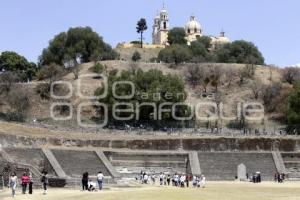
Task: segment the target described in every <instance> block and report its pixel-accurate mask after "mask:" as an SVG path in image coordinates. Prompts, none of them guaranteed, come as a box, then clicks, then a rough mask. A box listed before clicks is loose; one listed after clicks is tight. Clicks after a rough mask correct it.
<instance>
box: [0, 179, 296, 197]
mask: <svg viewBox="0 0 300 200" xmlns="http://www.w3.org/2000/svg"><path fill="white" fill-rule="evenodd" d="M9 195H10V191H9V190H8V189H6V190H5V191H2V192H0V199H1V200H2V199H3V200H9V199H12V198H11V197H10V196H9ZM15 199H16V200H19V199H20V200H73V199H76V200H91V199H101V200H198V199H201V200H256V199H259V200H277V199H278V200H279V199H280V200H296V199H299V200H300V182H286V183H283V184H279V183H273V182H264V183H261V184H253V183H240V182H208V184H207V187H206V188H204V189H198V188H197V189H195V188H174V187H160V186H143V187H140V188H111V189H110V190H105V191H101V192H82V191H79V190H71V189H51V188H50V189H49V191H48V194H47V195H43V194H42V191H41V190H35V191H34V194H33V195H28V194H26V195H22V194H20V191H18V193H17V196H16V197H15Z"/></svg>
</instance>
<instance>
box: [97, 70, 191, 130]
mask: <svg viewBox="0 0 300 200" xmlns="http://www.w3.org/2000/svg"><path fill="white" fill-rule="evenodd" d="M117 81H130V82H132V83H133V84H134V86H135V93H134V96H133V97H132V98H131V99H118V98H115V97H114V95H113V94H112V85H113V84H114V83H115V82H117ZM103 91H104V88H99V89H97V90H96V91H95V95H96V96H98V95H99V94H103ZM115 93H116V94H118V95H119V96H120V95H129V94H131V87H130V86H129V85H128V84H124V85H122V84H120V85H119V86H118V87H117V88H116V90H115ZM157 94H159V95H157ZM157 96H159V98H157ZM185 99H186V92H185V89H184V82H183V80H182V79H181V78H180V77H178V76H176V75H170V74H168V75H164V74H163V73H162V71H159V70H156V69H152V70H149V71H146V72H144V71H142V70H141V69H138V70H137V71H136V73H134V74H133V73H132V72H131V71H122V72H121V74H120V75H113V76H109V77H108V95H107V96H106V97H105V98H103V99H99V101H100V102H101V103H105V104H106V105H108V113H109V117H108V119H109V123H111V124H116V123H124V121H123V122H120V121H117V120H115V119H114V118H113V117H112V107H113V106H114V105H115V104H116V103H120V102H126V103H133V105H134V107H135V106H136V103H138V104H142V103H151V104H154V105H156V106H157V108H158V106H159V105H161V104H162V103H165V102H170V103H172V104H174V103H177V102H184V101H185ZM171 107H172V105H166V106H164V109H168V108H171ZM118 108H119V107H118ZM120 108H122V109H128V108H129V107H128V106H126V105H124V106H123V107H120ZM135 108H136V109H137V110H138V112H136V111H134V112H133V113H128V112H122V111H121V112H119V113H117V115H118V116H119V117H120V116H121V117H126V116H128V115H129V114H130V115H131V114H132V115H134V117H137V116H139V118H138V120H134V119H132V120H131V121H130V120H128V121H125V123H126V124H128V123H132V122H134V123H135V124H136V125H138V124H140V123H142V122H143V121H147V123H148V124H149V125H151V126H152V125H153V126H155V125H157V126H163V127H166V126H168V122H170V121H173V122H175V123H176V121H175V120H174V119H173V118H172V115H171V111H170V112H169V111H166V112H164V113H162V120H155V119H157V118H158V113H155V112H154V108H153V106H141V107H139V108H138V107H135ZM187 112H188V109H187V108H186V107H183V106H178V107H177V108H176V115H177V116H186V114H187ZM180 124H181V123H179V122H178V124H177V125H180Z"/></svg>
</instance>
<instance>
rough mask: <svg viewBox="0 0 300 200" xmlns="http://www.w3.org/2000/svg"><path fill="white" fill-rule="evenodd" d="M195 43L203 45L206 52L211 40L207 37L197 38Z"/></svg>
mask: <svg viewBox="0 0 300 200" xmlns="http://www.w3.org/2000/svg"><path fill="white" fill-rule="evenodd" d="M197 41H198V42H200V43H201V44H203V45H204V47H205V48H206V50H208V49H209V48H210V47H211V38H210V37H208V36H201V37H198V38H197Z"/></svg>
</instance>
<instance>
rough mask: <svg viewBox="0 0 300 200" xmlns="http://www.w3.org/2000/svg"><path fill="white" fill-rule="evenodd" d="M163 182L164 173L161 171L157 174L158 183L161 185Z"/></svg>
mask: <svg viewBox="0 0 300 200" xmlns="http://www.w3.org/2000/svg"><path fill="white" fill-rule="evenodd" d="M163 182H164V174H163V173H162V172H161V173H160V175H159V184H160V185H163Z"/></svg>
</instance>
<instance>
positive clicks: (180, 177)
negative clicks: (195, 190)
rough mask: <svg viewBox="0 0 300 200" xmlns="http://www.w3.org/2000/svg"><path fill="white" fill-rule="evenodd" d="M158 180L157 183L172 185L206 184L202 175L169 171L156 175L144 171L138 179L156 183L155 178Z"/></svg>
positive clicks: (194, 185) (195, 185) (146, 182)
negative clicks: (172, 173)
mask: <svg viewBox="0 0 300 200" xmlns="http://www.w3.org/2000/svg"><path fill="white" fill-rule="evenodd" d="M157 179H158V180H159V185H161V186H163V185H165V186H174V187H182V188H184V187H190V183H192V185H193V187H199V188H200V187H202V188H204V187H205V185H206V178H205V176H204V175H201V176H191V175H188V174H177V173H175V174H174V175H172V176H171V175H170V174H169V173H163V172H161V173H160V174H159V176H158V177H156V175H155V174H154V173H153V174H151V175H150V174H148V173H146V172H144V171H142V172H141V176H140V180H141V182H142V184H152V185H155V184H156V180H157Z"/></svg>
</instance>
